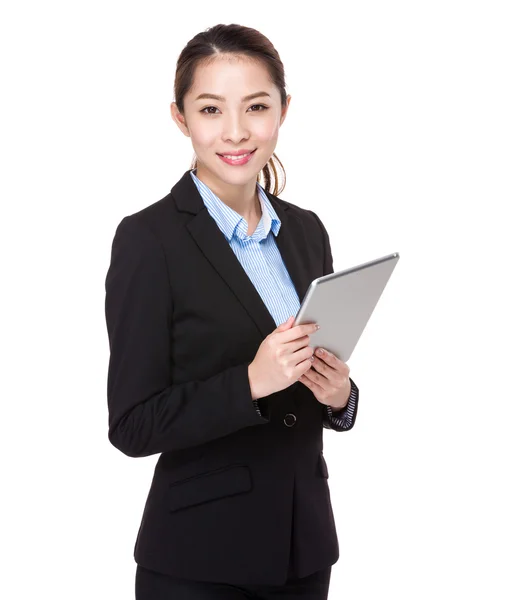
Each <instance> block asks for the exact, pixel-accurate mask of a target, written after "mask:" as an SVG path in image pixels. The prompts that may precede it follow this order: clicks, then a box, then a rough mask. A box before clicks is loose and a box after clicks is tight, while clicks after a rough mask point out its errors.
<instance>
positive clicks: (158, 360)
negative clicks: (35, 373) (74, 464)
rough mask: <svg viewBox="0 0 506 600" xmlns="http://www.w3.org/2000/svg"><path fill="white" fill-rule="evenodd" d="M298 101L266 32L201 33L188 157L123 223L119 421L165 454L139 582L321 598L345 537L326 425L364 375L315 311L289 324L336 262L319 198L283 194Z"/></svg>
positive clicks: (192, 591)
mask: <svg viewBox="0 0 506 600" xmlns="http://www.w3.org/2000/svg"><path fill="white" fill-rule="evenodd" d="M289 103H290V97H289V96H287V94H286V91H285V81H284V70H283V65H282V63H281V61H280V58H279V56H278V53H277V52H276V50H275V48H274V47H273V46H272V44H271V43H270V42H269V40H268V39H266V38H265V37H264V36H263V35H262V34H261V33H259V32H258V31H256V30H254V29H251V28H247V27H242V26H239V25H216V26H215V27H212V28H210V29H208V30H206V31H204V32H202V33H199V34H198V35H196V36H195V37H194V38H193V39H192V40H191V41H190V42H189V43H188V44H187V45H186V47H185V48H184V49H183V51H182V53H181V55H180V57H179V59H178V62H177V69H176V78H175V102H173V103H172V105H171V111H172V117H173V119H174V121H175V122H176V124H177V126H178V127H179V129H180V130H181V131H182V132H183V134H184V135H185V136H187V137H189V138H190V139H191V143H192V145H193V149H194V151H195V161H194V164H193V165H192V167H191V168H190V169H189V170H188V171H187V172H185V173H184V174H183V175H182V177H181V179H180V180H179V181H178V182H177V183H176V184H175V185H174V186H173V187H172V189H171V191H170V193H168V194H167V195H166V196H165V197H164V198H162V199H161V200H159V201H158V202H155V203H153V204H150V205H149V206H147V207H146V208H143V209H142V210H140V211H139V212H137V213H135V214H132V215H129V216H126V217H124V218H123V219H122V220H121V222H120V223H119V225H118V227H117V230H116V233H115V236H114V239H113V243H112V251H111V263H110V267H109V270H108V272H107V276H106V300H105V311H106V322H107V329H108V335H109V342H110V362H109V373H108V384H107V393H108V406H109V439H110V441H111V443H112V444H113V445H114V446H115V447H116V448H118V449H119V450H120V451H122V452H123V453H125V454H126V455H128V456H132V457H141V456H149V455H152V454H158V453H159V454H160V457H159V459H158V462H157V464H156V467H155V470H154V476H153V480H152V484H151V488H150V491H149V494H148V497H147V500H146V505H145V509H144V513H143V516H142V519H141V522H140V527H139V532H138V536H137V540H136V543H135V548H134V558H135V561H136V563H137V572H136V585H135V587H136V598H137V600H168V599H176V600H190V599H199V600H207V599H215V598H220V599H230V600H232V599H237V600H239V599H242V598H264V599H270V598H286V599H291V598H297V599H301V598H305V599H308V600H309V599H311V600H321V599H324V598H327V594H328V588H329V582H330V575H331V569H332V565H333V564H334V563H335V562H336V561H337V560H338V556H339V548H338V540H337V535H336V528H335V523H334V516H333V511H332V506H331V499H330V494H329V487H328V481H327V479H328V477H329V473H328V470H327V464H326V461H325V458H324V456H323V443H322V431H323V428H324V427H325V428H328V429H333V430H335V431H346V430H349V429H350V428H351V427H352V426H353V424H354V422H355V418H356V411H357V404H358V389H357V387H356V386H355V384H354V382H353V381H352V380H351V379H350V378H349V369H348V367H347V365H346V364H344V363H342V362H340V361H339V360H338V359H337V358H336V357H335V356H333V355H332V354H329V353H328V352H327V353H325V352H324V353H323V354H322V355H320V354H319V353H318V352H317V351H316V349H315V348H313V347H311V346H309V340H310V338H309V334H310V333H312V332H313V331H315V324H312V323H308V324H304V325H299V326H296V327H294V326H293V321H294V315H295V314H296V313H297V311H298V309H299V306H300V303H301V301H302V299H303V296H304V294H305V292H306V289H307V287H308V285H309V284H310V283H311V281H312V280H313V279H315V278H316V277H319V276H322V275H325V274H328V273H331V272H333V269H332V253H331V248H330V243H329V237H328V234H327V232H326V229H325V227H324V226H323V224H322V222H321V220H320V219H319V218H318V216H317V215H316V214H315V213H314V212H312V211H311V210H307V209H303V208H300V207H298V206H296V205H295V204H292V203H290V202H288V201H285V200H282V199H280V198H279V197H278V194H279V193H280V191H281V190H280V189H279V188H278V185H279V181H280V178H281V177H280V175H281V173H282V166H281V163H280V162H279V160H278V159H277V157H276V155H275V154H274V150H275V147H276V142H277V139H278V132H279V129H280V127H281V124H282V123H283V121H284V119H285V118H286V115H287V110H288V106H289ZM283 172H284V171H283ZM261 181H263V183H264V185H261V183H260V182H261Z"/></svg>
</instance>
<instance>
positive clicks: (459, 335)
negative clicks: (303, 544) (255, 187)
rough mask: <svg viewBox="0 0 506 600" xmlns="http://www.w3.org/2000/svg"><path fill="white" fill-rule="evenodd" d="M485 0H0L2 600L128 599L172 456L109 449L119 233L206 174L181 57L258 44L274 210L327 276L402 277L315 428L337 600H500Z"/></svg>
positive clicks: (499, 415) (500, 23) (502, 90)
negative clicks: (278, 203) (335, 424)
mask: <svg viewBox="0 0 506 600" xmlns="http://www.w3.org/2000/svg"><path fill="white" fill-rule="evenodd" d="M502 8H503V3H502V2H491V1H486V0H481V1H475V2H469V1H465V0H460V1H459V2H457V1H454V2H451V1H448V0H437V1H434V0H425V1H423V2H421V1H420V2H414V1H406V0H404V1H400V0H399V1H396V2H395V1H392V0H387V1H384V2H376V1H360V0H353V1H351V0H350V1H346V2H337V3H335V2H332V3H330V2H329V3H325V2H321V1H320V2H319V1H315V0H313V1H312V2H310V3H304V4H300V5H296V4H295V3H289V2H268V3H250V2H248V3H239V2H225V1H220V2H182V3H170V2H146V1H144V2H142V3H141V2H114V1H111V0H101V1H100V2H98V1H94V2H90V1H88V2H68V1H67V2H63V1H62V2H54V1H53V2H21V1H18V2H5V3H4V4H3V5H2V9H1V14H0V23H1V24H0V51H1V57H2V58H1V61H2V64H1V83H2V88H3V91H2V94H1V100H0V101H1V104H2V107H1V116H0V118H1V124H0V125H1V129H0V131H1V134H0V138H1V139H0V144H1V156H0V160H1V172H2V175H1V182H0V183H1V196H0V197H1V202H2V211H1V236H0V243H1V251H2V282H3V284H4V285H2V288H3V292H2V296H1V302H2V310H1V318H2V324H1V344H2V349H3V351H2V354H3V361H2V362H3V367H4V368H3V369H2V376H1V385H2V388H3V389H2V392H1V422H2V434H1V436H0V438H1V441H0V444H1V447H0V450H1V456H2V488H3V492H2V494H1V503H2V511H1V515H2V523H1V539H2V543H1V545H0V547H1V552H2V556H1V557H0V558H1V570H2V577H1V580H0V585H1V586H5V588H6V589H5V590H3V589H2V590H1V591H0V593H1V596H2V597H5V598H9V599H10V600H14V599H18V598H23V599H25V598H39V597H42V596H44V597H45V596H46V595H47V597H51V598H53V599H60V598H61V599H65V600H68V599H70V598H71V599H72V600H80V599H86V600H89V599H90V598H104V599H108V600H116V599H117V600H123V599H128V598H130V599H133V598H134V575H135V563H134V560H133V556H132V554H133V546H134V542H135V536H136V534H137V529H138V526H139V523H140V518H141V513H142V509H143V506H144V501H145V498H146V495H147V491H148V487H149V484H150V481H151V476H152V470H153V467H154V464H155V462H156V460H157V456H152V457H148V458H144V459H137V460H135V459H132V458H128V457H126V456H124V455H122V454H121V453H120V452H119V451H118V450H116V449H115V448H114V447H113V446H112V445H110V443H109V441H108V439H107V400H106V378H107V363H108V356H109V354H108V340H107V334H106V326H105V316H104V295H105V290H104V280H105V275H106V271H107V268H108V265H109V259H110V247H111V242H112V237H113V234H114V231H115V228H116V226H117V224H118V223H119V221H120V220H121V219H122V218H123V216H125V215H127V214H131V213H132V212H135V211H137V210H140V209H141V208H143V207H145V206H147V205H149V204H152V203H153V202H155V201H157V200H159V199H160V198H162V197H163V196H165V195H166V194H167V193H168V192H169V191H170V188H171V187H172V186H173V185H174V183H175V182H176V181H177V180H178V179H179V178H180V176H181V175H182V173H183V172H184V171H185V170H186V169H188V168H189V166H190V161H191V158H192V155H193V152H192V148H191V145H190V141H189V140H188V138H185V137H184V136H183V135H182V134H181V132H180V131H179V130H178V129H177V127H176V125H175V124H174V123H173V122H172V120H171V118H170V113H169V104H170V102H171V101H172V99H173V97H172V89H173V88H172V86H173V78H174V72H175V64H176V60H177V57H178V55H179V52H180V51H181V50H182V48H183V47H184V45H185V44H186V43H187V41H189V40H190V39H191V38H192V37H193V36H194V35H195V34H196V33H198V32H199V31H202V30H204V29H205V28H207V27H210V26H212V25H215V24H216V23H220V22H223V23H232V22H236V23H240V24H243V25H248V26H251V27H255V28H257V29H259V30H260V31H261V32H262V33H264V34H265V35H267V37H269V38H270V39H271V41H272V42H273V43H274V45H275V47H276V48H277V50H278V51H279V53H280V55H281V58H282V60H283V62H284V64H285V69H286V78H287V91H288V93H290V94H291V95H292V97H293V99H292V103H291V105H290V109H289V113H288V117H287V119H286V121H285V123H284V124H283V126H282V128H281V132H280V139H279V143H278V147H277V150H276V152H277V154H278V155H279V156H280V158H281V160H282V161H283V163H284V165H285V168H286V171H287V185H286V188H285V191H284V192H283V193H282V194H281V197H282V198H284V199H286V200H289V201H290V202H293V203H295V204H298V205H300V206H302V207H307V208H311V209H312V210H314V211H316V212H317V214H318V215H319V216H320V217H321V219H322V220H323V222H324V224H325V225H326V227H327V230H328V231H329V234H330V238H331V243H332V249H333V254H334V268H335V269H336V270H337V269H339V268H341V267H342V268H345V267H348V266H351V265H353V264H356V263H359V262H363V261H365V260H369V259H372V258H375V257H377V256H381V255H383V254H386V253H389V252H391V251H397V252H400V254H401V260H400V262H399V264H398V266H397V269H396V271H395V272H394V275H393V276H392V279H391V281H390V283H389V285H388V286H387V289H386V290H385V293H384V295H383V297H382V299H381V301H380V304H379V305H378V308H377V311H376V312H375V313H374V316H373V318H372V319H371V321H370V324H369V326H368V328H367V330H366V332H365V333H364V336H363V338H362V340H361V341H360V344H359V346H358V347H357V349H356V352H355V354H354V355H353V357H352V359H351V360H350V362H349V365H350V368H351V372H352V376H353V377H354V379H355V380H356V381H357V383H358V385H359V387H360V393H361V399H360V406H359V415H358V419H357V422H356V425H355V428H354V429H353V430H352V431H351V432H349V433H344V434H337V433H335V432H331V431H324V443H325V454H326V457H327V463H328V466H329V472H330V479H329V484H330V486H331V492H332V498H333V504H334V512H335V517H336V524H337V529H338V535H339V541H340V547H341V558H340V560H339V561H338V563H337V564H336V565H335V566H334V569H333V574H332V581H331V587H330V594H329V598H332V599H333V598H336V599H338V598H339V599H340V600H355V599H356V600H364V599H365V598H385V599H388V600H394V599H402V600H405V599H406V598H409V599H410V600H417V599H424V600H425V599H427V598H431V599H446V598H473V599H474V598H486V599H487V600H496V599H497V600H499V599H502V600H504V598H505V597H506V583H505V578H504V572H505V571H504V563H505V558H506V555H505V551H504V543H505V542H504V540H505V537H506V523H505V517H504V510H505V507H506V495H505V492H504V483H505V482H504V479H505V476H504V475H505V457H506V451H505V450H506V449H505V443H504V439H505V435H504V428H505V417H506V411H505V408H504V404H505V400H506V392H505V384H504V373H505V366H504V362H505V358H506V356H505V333H506V332H505V329H506V327H505V318H504V307H505V306H506V297H505V293H504V273H505V270H506V269H505V266H504V261H505V258H506V256H505V254H506V253H505V241H504V230H505V221H504V217H502V216H500V215H502V214H503V209H504V203H505V200H506V194H505V191H506V190H505V188H506V185H505V164H506V163H505V159H506V141H505V140H506V118H505V115H506V109H505V107H506V87H505V74H506V64H505V63H506V58H505V57H506V43H505V38H506V36H505V34H504V32H505V30H506V20H505V18H504V13H503V12H502Z"/></svg>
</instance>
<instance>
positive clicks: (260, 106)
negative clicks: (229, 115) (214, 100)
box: [200, 104, 269, 115]
mask: <svg viewBox="0 0 506 600" xmlns="http://www.w3.org/2000/svg"><path fill="white" fill-rule="evenodd" d="M252 108H257V109H260V110H253V111H252V112H262V111H264V110H267V109H268V108H269V107H268V106H265V104H253V105H252V106H250V109H252ZM217 110H218V109H217V108H216V106H205V107H204V108H203V109H202V110H201V111H200V112H201V113H204V114H205V115H216V114H218V113H217V112H215V111H217ZM248 110H249V109H248ZM208 111H211V112H208Z"/></svg>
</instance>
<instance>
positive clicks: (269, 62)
mask: <svg viewBox="0 0 506 600" xmlns="http://www.w3.org/2000/svg"><path fill="white" fill-rule="evenodd" d="M221 53H230V54H239V55H244V56H248V57H250V58H253V59H256V60H258V61H259V62H261V63H262V64H263V65H264V66H265V67H266V68H267V71H268V72H269V76H270V78H271V80H272V82H273V83H274V85H275V86H276V87H277V88H278V90H279V92H280V94H281V106H282V107H283V108H284V107H285V106H286V91H285V69H284V66H283V63H282V62H281V59H280V58H279V54H278V52H277V50H276V49H275V48H274V46H273V45H272V43H271V42H270V41H269V40H268V39H267V38H266V37H265V36H264V35H263V34H261V33H260V32H259V31H257V30H256V29H252V28H251V27H244V26H242V25H236V24H231V25H222V24H220V25H215V26H214V27H209V28H208V29H206V30H205V31H202V32H201V33H198V34H197V35H196V36H195V37H194V38H193V39H191V40H190V41H189V42H188V43H187V44H186V46H185V47H184V48H183V51H182V52H181V54H180V55H179V58H178V61H177V66H176V77H175V81H174V97H175V102H176V106H177V108H178V110H179V112H180V113H181V114H184V111H183V99H184V97H185V95H186V93H187V92H188V91H189V90H190V89H191V87H192V85H193V78H194V74H195V70H196V68H197V66H198V65H199V64H200V63H203V62H208V61H210V60H212V59H213V58H214V57H215V56H216V55H218V54H221ZM274 159H276V161H277V162H278V163H279V165H280V167H281V171H282V173H283V183H282V186H281V187H279V174H278V171H277V169H276V165H275V162H274ZM196 165H197V161H196V159H195V160H194V161H193V164H192V166H191V168H192V169H194V168H195V167H196ZM271 171H272V174H271ZM261 173H262V174H263V177H264V188H265V189H266V190H267V191H268V192H271V193H273V194H274V195H276V196H277V195H278V194H280V193H281V192H282V191H283V189H284V187H285V180H286V173H285V169H284V167H283V165H282V163H281V161H280V160H279V158H278V157H277V156H276V154H275V153H273V154H272V157H271V158H270V159H269V162H268V163H267V164H266V165H265V166H264V167H263V169H262V171H261ZM272 179H274V187H273V189H272V190H271V189H270V188H271V183H272ZM257 181H260V173H259V174H258V176H257Z"/></svg>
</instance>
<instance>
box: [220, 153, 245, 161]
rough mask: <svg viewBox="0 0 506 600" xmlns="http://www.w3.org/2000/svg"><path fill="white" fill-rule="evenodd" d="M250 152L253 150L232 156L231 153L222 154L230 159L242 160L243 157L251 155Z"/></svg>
mask: <svg viewBox="0 0 506 600" xmlns="http://www.w3.org/2000/svg"><path fill="white" fill-rule="evenodd" d="M250 154H251V152H248V153H247V154H241V155H240V156H230V155H229V154H223V155H222V156H224V157H225V158H229V159H230V160H241V158H244V157H245V156H249V155H250Z"/></svg>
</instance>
